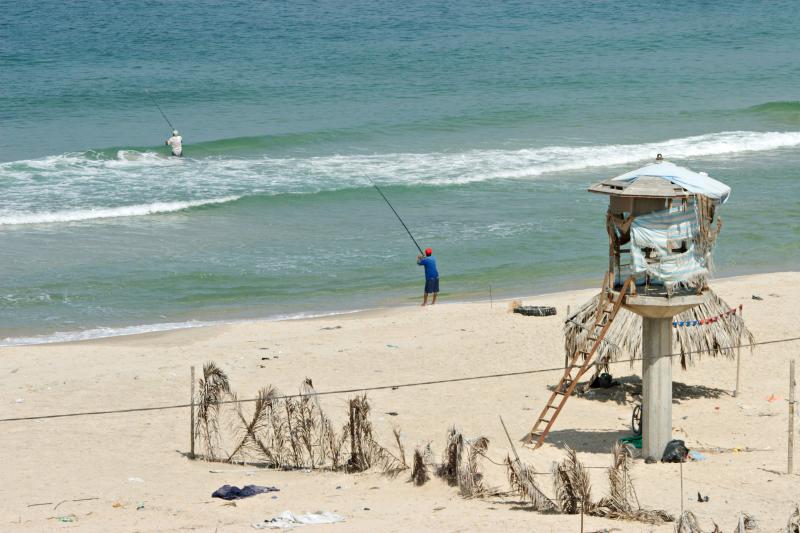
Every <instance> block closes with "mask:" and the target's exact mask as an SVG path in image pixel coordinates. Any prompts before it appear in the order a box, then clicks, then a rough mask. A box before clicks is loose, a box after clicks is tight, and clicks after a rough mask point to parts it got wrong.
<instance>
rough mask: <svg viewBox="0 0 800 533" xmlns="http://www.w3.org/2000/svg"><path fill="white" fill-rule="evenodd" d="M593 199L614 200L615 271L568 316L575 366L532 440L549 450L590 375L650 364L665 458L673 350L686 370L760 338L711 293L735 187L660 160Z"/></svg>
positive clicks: (657, 445) (654, 453) (650, 446)
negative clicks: (723, 214)
mask: <svg viewBox="0 0 800 533" xmlns="http://www.w3.org/2000/svg"><path fill="white" fill-rule="evenodd" d="M589 192H593V193H598V194H605V195H607V196H609V197H610V201H609V207H608V211H607V214H606V230H607V233H608V237H609V256H608V270H607V272H606V274H605V276H604V280H603V285H602V289H601V291H600V294H598V295H597V296H595V297H594V298H593V299H592V300H590V301H589V302H587V303H586V304H585V305H584V306H583V307H582V308H581V309H579V310H578V311H577V312H576V313H575V314H574V315H572V316H570V317H567V320H566V322H565V335H566V337H565V338H566V340H565V348H566V350H567V355H568V358H569V361H570V363H569V365H568V366H567V368H566V369H565V371H564V375H563V376H562V378H561V380H560V381H559V383H558V385H557V386H556V387H555V388H554V389H553V391H552V393H551V395H550V398H549V400H548V402H547V404H546V405H545V407H544V408H543V409H542V411H541V413H540V415H539V418H538V419H537V420H536V422H535V423H534V425H533V428H532V429H531V431H530V433H529V434H528V435H527V436H526V438H525V439H524V440H525V441H526V442H528V443H530V444H532V445H534V446H535V447H536V448H538V447H539V446H541V445H542V444H543V443H544V441H545V439H546V437H547V434H548V432H549V431H550V429H551V428H552V426H553V424H554V422H555V420H556V418H557V417H558V415H559V413H560V412H561V410H562V409H563V408H564V405H565V403H566V401H567V399H568V398H569V397H570V396H571V395H572V394H573V392H575V390H576V389H577V387H578V384H579V380H580V379H581V377H582V376H583V375H584V374H585V373H587V372H588V371H589V370H590V369H593V368H594V369H595V375H597V374H598V373H599V372H600V370H601V369H603V368H605V367H607V365H608V363H609V362H611V361H613V360H614V359H616V358H620V357H626V358H641V359H642V445H643V455H644V456H645V457H652V458H655V459H660V458H661V455H662V453H663V451H664V447H665V446H666V444H667V442H669V440H670V439H671V432H672V361H673V359H675V356H676V354H675V353H673V350H676V351H677V356H678V357H679V358H680V361H681V365H682V366H683V367H684V368H685V366H686V364H687V363H688V362H691V358H692V356H693V354H695V355H698V354H700V353H709V354H711V355H723V356H728V357H732V356H733V354H734V352H735V350H734V348H735V346H737V344H738V343H740V342H741V339H742V337H744V338H746V339H747V340H749V341H752V340H753V339H752V334H751V333H750V332H749V331H748V330H747V328H746V327H745V325H744V322H743V321H742V319H741V313H737V309H735V308H730V307H729V306H727V305H726V304H725V302H723V301H722V300H721V299H720V298H719V297H718V296H716V295H715V294H714V293H713V292H712V291H711V289H710V288H709V287H708V277H709V272H710V271H711V270H712V250H713V248H714V244H715V242H716V239H717V236H718V234H719V231H720V229H721V226H722V222H721V219H720V216H719V213H718V211H719V207H720V206H721V205H722V204H724V203H725V202H726V201H727V199H728V197H729V196H730V192H731V189H730V187H728V186H727V185H725V184H724V183H721V182H719V181H717V180H715V179H712V178H710V177H709V176H708V175H707V174H705V173H698V172H694V171H692V170H689V169H687V168H684V167H680V166H678V165H675V164H673V163H670V162H668V161H665V160H663V159H662V158H661V155H660V154H659V156H658V157H657V159H656V162H655V163H654V164H651V165H647V166H645V167H642V168H639V169H636V170H633V171H631V172H627V173H625V174H622V175H620V176H617V177H614V178H611V179H608V180H605V181H602V182H600V183H597V184H595V185H592V186H591V187H590V188H589ZM739 311H741V309H739ZM673 343H674V344H673ZM673 346H675V348H673Z"/></svg>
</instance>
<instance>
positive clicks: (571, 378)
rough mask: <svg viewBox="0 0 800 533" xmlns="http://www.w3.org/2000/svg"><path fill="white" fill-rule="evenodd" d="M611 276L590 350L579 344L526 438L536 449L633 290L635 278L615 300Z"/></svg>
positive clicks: (591, 339)
mask: <svg viewBox="0 0 800 533" xmlns="http://www.w3.org/2000/svg"><path fill="white" fill-rule="evenodd" d="M612 276H613V274H606V277H605V278H604V280H603V289H602V292H601V293H600V302H599V303H598V305H597V313H596V314H595V320H594V325H593V326H592V327H591V328H590V330H589V337H588V339H587V340H588V341H589V342H591V343H592V345H591V348H590V349H589V351H586V350H584V349H583V347H582V346H579V347H578V348H577V349H576V351H575V353H574V354H572V358H571V359H570V361H569V364H568V365H567V368H565V369H564V375H563V376H561V380H560V381H559V382H558V385H557V386H556V387H555V389H553V393H552V394H551V395H550V399H549V400H548V401H547V405H545V406H544V409H542V412H541V414H540V415H539V418H538V419H537V420H536V423H535V424H534V425H533V428H532V429H531V431H530V433H528V435H526V437H525V438H524V439H523V440H524V441H525V442H526V443H527V444H531V443H533V442H534V441H535V442H536V445H535V446H534V449H537V448H539V447H540V446H541V445H542V444H543V443H544V439H545V438H546V437H547V434H548V433H550V428H552V427H553V423H554V422H555V421H556V418H557V417H558V415H559V413H561V410H562V409H563V408H564V404H566V403H567V399H568V398H569V397H570V395H572V393H573V392H574V391H575V387H576V386H577V385H578V380H579V379H580V378H581V376H583V375H584V374H585V373H586V372H587V371H588V370H589V368H590V367H591V366H592V361H593V359H594V354H595V353H596V352H597V349H598V348H599V347H600V343H601V342H603V338H604V337H605V336H606V333H608V330H609V328H610V327H611V323H612V322H613V321H614V318H616V316H617V312H619V310H620V308H621V307H622V304H623V302H624V301H625V296H626V295H627V294H628V290H630V287H631V285H632V283H633V277H630V278H628V279H627V280H625V283H624V284H623V285H622V289H620V291H619V296H617V297H616V299H615V298H614V293H613V291H611V290H609V288H608V284H609V283H613V277H612ZM581 357H583V363H582V364H580V365H578V360H579V359H580V358H581Z"/></svg>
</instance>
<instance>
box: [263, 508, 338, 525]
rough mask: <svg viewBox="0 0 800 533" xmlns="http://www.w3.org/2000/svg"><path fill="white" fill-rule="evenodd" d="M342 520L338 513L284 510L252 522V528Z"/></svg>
mask: <svg viewBox="0 0 800 533" xmlns="http://www.w3.org/2000/svg"><path fill="white" fill-rule="evenodd" d="M337 522H344V517H343V516H339V515H338V514H334V513H329V512H322V511H318V512H316V513H306V514H301V515H296V514H294V513H293V512H291V511H284V512H282V513H281V514H279V515H278V516H275V517H272V518H268V519H266V520H264V521H263V522H259V523H256V524H253V528H254V529H292V528H294V527H295V526H301V525H312V524H335V523H337Z"/></svg>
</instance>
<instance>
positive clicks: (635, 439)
mask: <svg viewBox="0 0 800 533" xmlns="http://www.w3.org/2000/svg"><path fill="white" fill-rule="evenodd" d="M619 442H620V443H622V444H630V445H631V446H633V447H634V448H637V449H639V450H641V449H642V436H641V435H631V436H630V437H622V438H620V439H619Z"/></svg>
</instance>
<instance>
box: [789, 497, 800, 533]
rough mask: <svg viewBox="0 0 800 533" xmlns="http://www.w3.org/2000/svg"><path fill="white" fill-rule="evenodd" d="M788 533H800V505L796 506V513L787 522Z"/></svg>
mask: <svg viewBox="0 0 800 533" xmlns="http://www.w3.org/2000/svg"><path fill="white" fill-rule="evenodd" d="M786 533H800V505H797V504H795V506H794V512H793V513H792V514H791V516H790V517H789V521H788V522H786Z"/></svg>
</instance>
